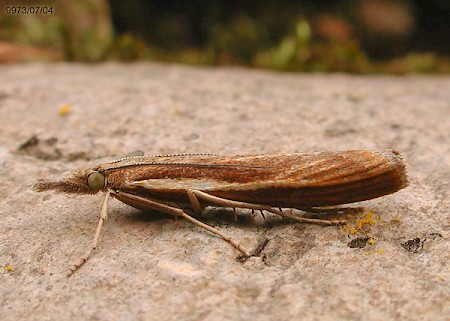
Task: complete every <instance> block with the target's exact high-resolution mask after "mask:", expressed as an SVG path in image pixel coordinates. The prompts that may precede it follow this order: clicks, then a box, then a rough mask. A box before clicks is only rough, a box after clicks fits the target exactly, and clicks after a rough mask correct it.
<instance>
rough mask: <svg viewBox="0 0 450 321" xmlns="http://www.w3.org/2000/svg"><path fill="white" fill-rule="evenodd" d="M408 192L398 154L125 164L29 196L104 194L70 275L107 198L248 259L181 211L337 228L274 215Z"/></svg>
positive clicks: (180, 158) (164, 158)
mask: <svg viewBox="0 0 450 321" xmlns="http://www.w3.org/2000/svg"><path fill="white" fill-rule="evenodd" d="M407 185H408V179H407V175H406V169H405V164H404V162H403V160H402V157H401V155H400V153H399V152H398V151H396V150H384V151H371V150H351V151H339V152H317V153H295V154H279V155H232V156H221V155H215V154H179V155H151V156H137V157H127V158H122V159H119V160H116V161H113V162H109V163H105V164H100V165H97V166H95V167H93V168H89V169H81V170H77V171H76V172H74V173H73V175H72V176H71V177H69V178H67V179H64V180H61V181H56V182H46V181H40V182H38V183H37V184H36V185H35V189H36V190H38V191H45V190H57V191H59V192H64V193H75V194H95V193H97V192H99V191H102V192H106V196H105V200H104V203H103V206H102V210H101V214H100V218H99V222H98V225H97V229H96V232H95V236H94V239H93V241H92V246H91V247H90V248H89V250H88V251H87V252H86V254H85V255H84V256H83V257H82V258H81V260H80V261H79V262H77V263H76V264H74V265H73V266H72V267H71V268H70V270H69V275H70V274H72V273H73V272H75V271H76V270H77V269H78V268H79V267H80V266H81V265H82V264H84V263H85V262H86V261H87V259H88V258H89V256H90V255H91V253H92V252H93V250H94V249H95V248H96V246H97V244H98V238H99V235H100V230H101V227H102V225H103V222H104V221H105V219H106V218H107V201H108V198H109V196H110V195H111V196H112V197H114V198H116V199H118V200H119V201H121V202H123V203H126V204H128V205H131V206H133V207H135V208H138V209H141V210H156V211H159V212H163V213H166V214H170V215H174V216H177V217H178V216H181V217H184V218H185V219H187V220H189V221H191V222H193V223H194V224H197V225H199V226H201V227H203V228H205V229H207V230H208V231H210V232H212V233H214V234H216V235H218V236H220V237H221V238H222V239H224V240H225V241H227V242H228V243H230V244H231V245H232V246H234V247H235V248H236V249H238V250H239V251H240V252H242V254H243V255H244V257H248V256H250V255H251V253H250V252H249V251H247V250H246V249H245V248H243V247H242V246H241V245H240V244H239V243H238V242H236V241H234V240H232V239H231V238H229V237H228V236H226V235H224V234H223V233H222V232H220V231H218V230H217V229H215V228H213V227H211V226H209V225H207V224H205V223H202V222H200V221H199V220H197V219H195V218H193V217H192V216H191V215H189V214H188V213H187V212H186V211H185V210H184V209H183V208H185V207H186V206H188V207H190V208H192V209H193V210H194V211H195V212H196V213H198V214H200V213H202V211H203V209H204V207H205V206H210V205H211V206H216V207H231V208H234V209H235V208H247V209H252V210H260V211H268V212H271V213H274V214H276V215H280V216H283V217H288V218H290V219H294V220H296V221H299V222H304V223H316V224H324V225H338V224H342V223H344V221H331V220H321V219H312V218H306V217H301V216H299V215H295V214H293V213H292V212H290V211H282V210H281V208H295V209H301V210H304V211H313V212H314V211H319V212H320V210H321V208H323V207H329V206H335V205H341V204H348V203H353V202H358V201H364V200H369V199H373V198H376V197H380V196H383V195H388V194H392V193H394V192H396V191H398V190H400V189H402V188H404V187H406V186H407ZM322 210H325V211H328V209H322Z"/></svg>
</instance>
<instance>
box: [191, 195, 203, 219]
mask: <svg viewBox="0 0 450 321" xmlns="http://www.w3.org/2000/svg"><path fill="white" fill-rule="evenodd" d="M187 195H188V197H189V202H190V203H191V206H192V209H193V210H194V212H195V213H197V214H198V215H201V214H202V213H203V207H202V205H201V204H200V202H199V201H198V198H197V196H195V194H194V193H193V192H192V191H191V190H188V191H187Z"/></svg>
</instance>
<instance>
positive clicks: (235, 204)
mask: <svg viewBox="0 0 450 321" xmlns="http://www.w3.org/2000/svg"><path fill="white" fill-rule="evenodd" d="M190 191H191V193H193V194H195V195H196V196H197V198H198V199H202V200H204V201H207V202H210V203H212V204H216V205H221V206H224V207H238V208H247V209H251V210H259V211H268V212H271V213H274V214H276V215H279V216H282V217H287V218H290V219H293V220H296V221H298V222H302V223H311V224H319V225H342V224H345V223H346V221H345V220H336V221H332V220H321V219H315V218H307V217H300V216H297V215H294V214H292V213H289V212H287V211H286V212H282V211H280V210H277V209H275V208H273V207H270V206H268V205H260V204H253V203H246V202H240V201H232V200H229V199H226V198H221V197H217V196H214V195H210V194H208V193H205V192H202V191H199V190H190Z"/></svg>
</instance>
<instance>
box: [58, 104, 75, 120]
mask: <svg viewBox="0 0 450 321" xmlns="http://www.w3.org/2000/svg"><path fill="white" fill-rule="evenodd" d="M71 109H72V106H70V105H64V106H61V107H60V108H59V109H58V114H59V116H62V117H64V116H66V115H67V114H69V113H70V110H71Z"/></svg>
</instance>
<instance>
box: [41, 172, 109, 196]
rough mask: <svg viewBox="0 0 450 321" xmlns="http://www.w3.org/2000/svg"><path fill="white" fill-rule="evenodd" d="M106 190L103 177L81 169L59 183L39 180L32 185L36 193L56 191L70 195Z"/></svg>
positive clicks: (100, 174) (97, 173)
mask: <svg viewBox="0 0 450 321" xmlns="http://www.w3.org/2000/svg"><path fill="white" fill-rule="evenodd" d="M105 189H106V178H105V175H104V174H102V173H101V172H99V171H96V170H88V169H81V170H77V171H75V172H74V173H73V174H72V176H70V177H68V178H66V179H63V180H60V181H44V180H40V181H38V182H37V183H36V184H35V185H34V190H35V191H38V192H42V191H47V190H56V191H59V192H63V193H72V194H95V193H97V192H98V191H104V190H105Z"/></svg>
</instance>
